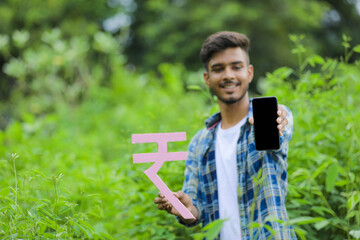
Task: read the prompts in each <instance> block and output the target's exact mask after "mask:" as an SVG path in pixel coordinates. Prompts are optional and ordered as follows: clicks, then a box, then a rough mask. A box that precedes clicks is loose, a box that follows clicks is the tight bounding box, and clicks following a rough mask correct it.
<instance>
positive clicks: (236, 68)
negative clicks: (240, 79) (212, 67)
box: [233, 65, 242, 70]
mask: <svg viewBox="0 0 360 240" xmlns="http://www.w3.org/2000/svg"><path fill="white" fill-rule="evenodd" d="M241 68H242V67H241V66H239V65H235V66H233V69H234V70H240V69H241Z"/></svg>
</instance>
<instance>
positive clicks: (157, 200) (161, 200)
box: [154, 198, 168, 204]
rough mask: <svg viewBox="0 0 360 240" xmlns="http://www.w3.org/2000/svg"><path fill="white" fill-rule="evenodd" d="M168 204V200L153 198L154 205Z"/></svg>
mask: <svg viewBox="0 0 360 240" xmlns="http://www.w3.org/2000/svg"><path fill="white" fill-rule="evenodd" d="M166 202H168V200H167V199H166V198H155V199H154V203H156V204H159V203H166Z"/></svg>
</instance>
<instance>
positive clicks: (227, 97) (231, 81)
mask: <svg viewBox="0 0 360 240" xmlns="http://www.w3.org/2000/svg"><path fill="white" fill-rule="evenodd" d="M208 69H209V70H208V72H205V73H204V80H205V82H206V84H207V85H208V86H209V88H210V90H211V91H212V92H213V93H214V94H215V95H216V96H217V97H218V100H219V101H221V102H223V103H225V104H233V103H236V102H239V101H240V100H242V99H243V98H244V97H245V96H247V91H248V88H249V83H250V82H251V81H252V79H253V76H254V68H253V66H252V65H249V63H248V57H247V55H246V53H245V51H244V50H242V49H241V48H240V47H237V48H227V49H225V50H224V51H221V52H218V53H215V54H214V55H213V57H212V58H211V59H210V61H209V64H208Z"/></svg>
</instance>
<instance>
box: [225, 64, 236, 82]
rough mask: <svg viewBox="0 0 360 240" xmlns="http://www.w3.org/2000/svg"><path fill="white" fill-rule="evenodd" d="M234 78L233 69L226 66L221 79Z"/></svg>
mask: <svg viewBox="0 0 360 240" xmlns="http://www.w3.org/2000/svg"><path fill="white" fill-rule="evenodd" d="M234 78H235V74H234V71H233V70H232V69H231V67H226V68H225V70H224V74H223V80H230V79H234Z"/></svg>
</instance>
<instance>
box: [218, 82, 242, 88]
mask: <svg viewBox="0 0 360 240" xmlns="http://www.w3.org/2000/svg"><path fill="white" fill-rule="evenodd" d="M231 84H235V85H236V86H239V85H241V82H237V81H231V80H225V81H223V82H222V83H220V87H225V86H226V85H231Z"/></svg>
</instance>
